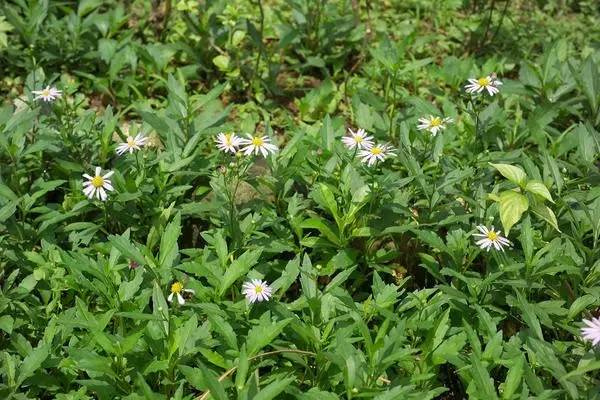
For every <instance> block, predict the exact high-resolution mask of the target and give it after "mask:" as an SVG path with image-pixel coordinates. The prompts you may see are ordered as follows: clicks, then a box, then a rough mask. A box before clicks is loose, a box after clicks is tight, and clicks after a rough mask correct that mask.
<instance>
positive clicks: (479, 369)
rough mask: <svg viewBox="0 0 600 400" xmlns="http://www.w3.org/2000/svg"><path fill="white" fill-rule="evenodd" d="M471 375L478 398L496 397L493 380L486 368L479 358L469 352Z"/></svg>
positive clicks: (490, 398)
mask: <svg viewBox="0 0 600 400" xmlns="http://www.w3.org/2000/svg"><path fill="white" fill-rule="evenodd" d="M470 359H471V376H472V377H473V382H474V383H475V386H476V387H477V389H478V390H477V395H478V396H479V398H480V399H485V400H494V399H497V398H498V394H497V393H496V389H495V388H494V380H493V379H492V378H491V377H490V374H489V373H488V371H487V369H486V368H485V366H484V365H483V363H482V362H481V360H480V359H479V358H478V357H477V356H476V355H475V354H471V358H470Z"/></svg>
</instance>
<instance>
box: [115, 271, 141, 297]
mask: <svg viewBox="0 0 600 400" xmlns="http://www.w3.org/2000/svg"><path fill="white" fill-rule="evenodd" d="M143 280H144V271H143V269H141V268H138V269H137V270H136V271H135V277H134V278H133V279H132V280H130V281H123V282H121V285H120V286H119V299H121V301H128V300H131V299H132V298H133V296H134V295H135V294H136V293H137V291H138V290H139V289H140V285H141V284H142V281H143Z"/></svg>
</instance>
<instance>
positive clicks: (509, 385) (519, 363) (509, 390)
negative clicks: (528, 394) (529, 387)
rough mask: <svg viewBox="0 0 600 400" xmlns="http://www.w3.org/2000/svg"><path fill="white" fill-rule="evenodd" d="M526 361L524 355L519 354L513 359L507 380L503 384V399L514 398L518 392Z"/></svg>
mask: <svg viewBox="0 0 600 400" xmlns="http://www.w3.org/2000/svg"><path fill="white" fill-rule="evenodd" d="M524 363H525V360H524V359H523V357H522V356H517V357H515V358H513V359H512V363H511V365H510V368H509V369H508V374H506V380H505V381H504V384H503V391H502V399H505V400H510V399H512V398H513V394H515V393H516V392H517V389H518V388H519V386H520V384H521V379H522V377H523V364H524Z"/></svg>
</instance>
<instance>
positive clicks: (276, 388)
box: [252, 377, 296, 400]
mask: <svg viewBox="0 0 600 400" xmlns="http://www.w3.org/2000/svg"><path fill="white" fill-rule="evenodd" d="M295 379H296V378H294V377H290V378H285V379H277V380H275V381H273V382H271V383H269V384H268V385H267V386H266V387H265V388H264V389H262V390H261V391H260V392H258V393H257V394H256V396H254V397H253V398H252V400H272V399H274V398H275V397H277V396H278V395H279V394H280V393H281V392H283V391H284V390H285V389H286V388H287V387H288V385H289V384H290V383H292V382H294V380H295Z"/></svg>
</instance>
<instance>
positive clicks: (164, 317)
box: [152, 282, 175, 336]
mask: <svg viewBox="0 0 600 400" xmlns="http://www.w3.org/2000/svg"><path fill="white" fill-rule="evenodd" d="M173 301H175V299H173ZM152 314H154V316H156V317H157V318H158V319H159V320H161V321H162V326H163V329H164V333H165V335H166V336H168V335H169V305H168V304H167V301H166V300H165V296H164V295H163V292H162V289H161V288H160V286H158V283H157V282H154V287H153V288H152Z"/></svg>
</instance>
